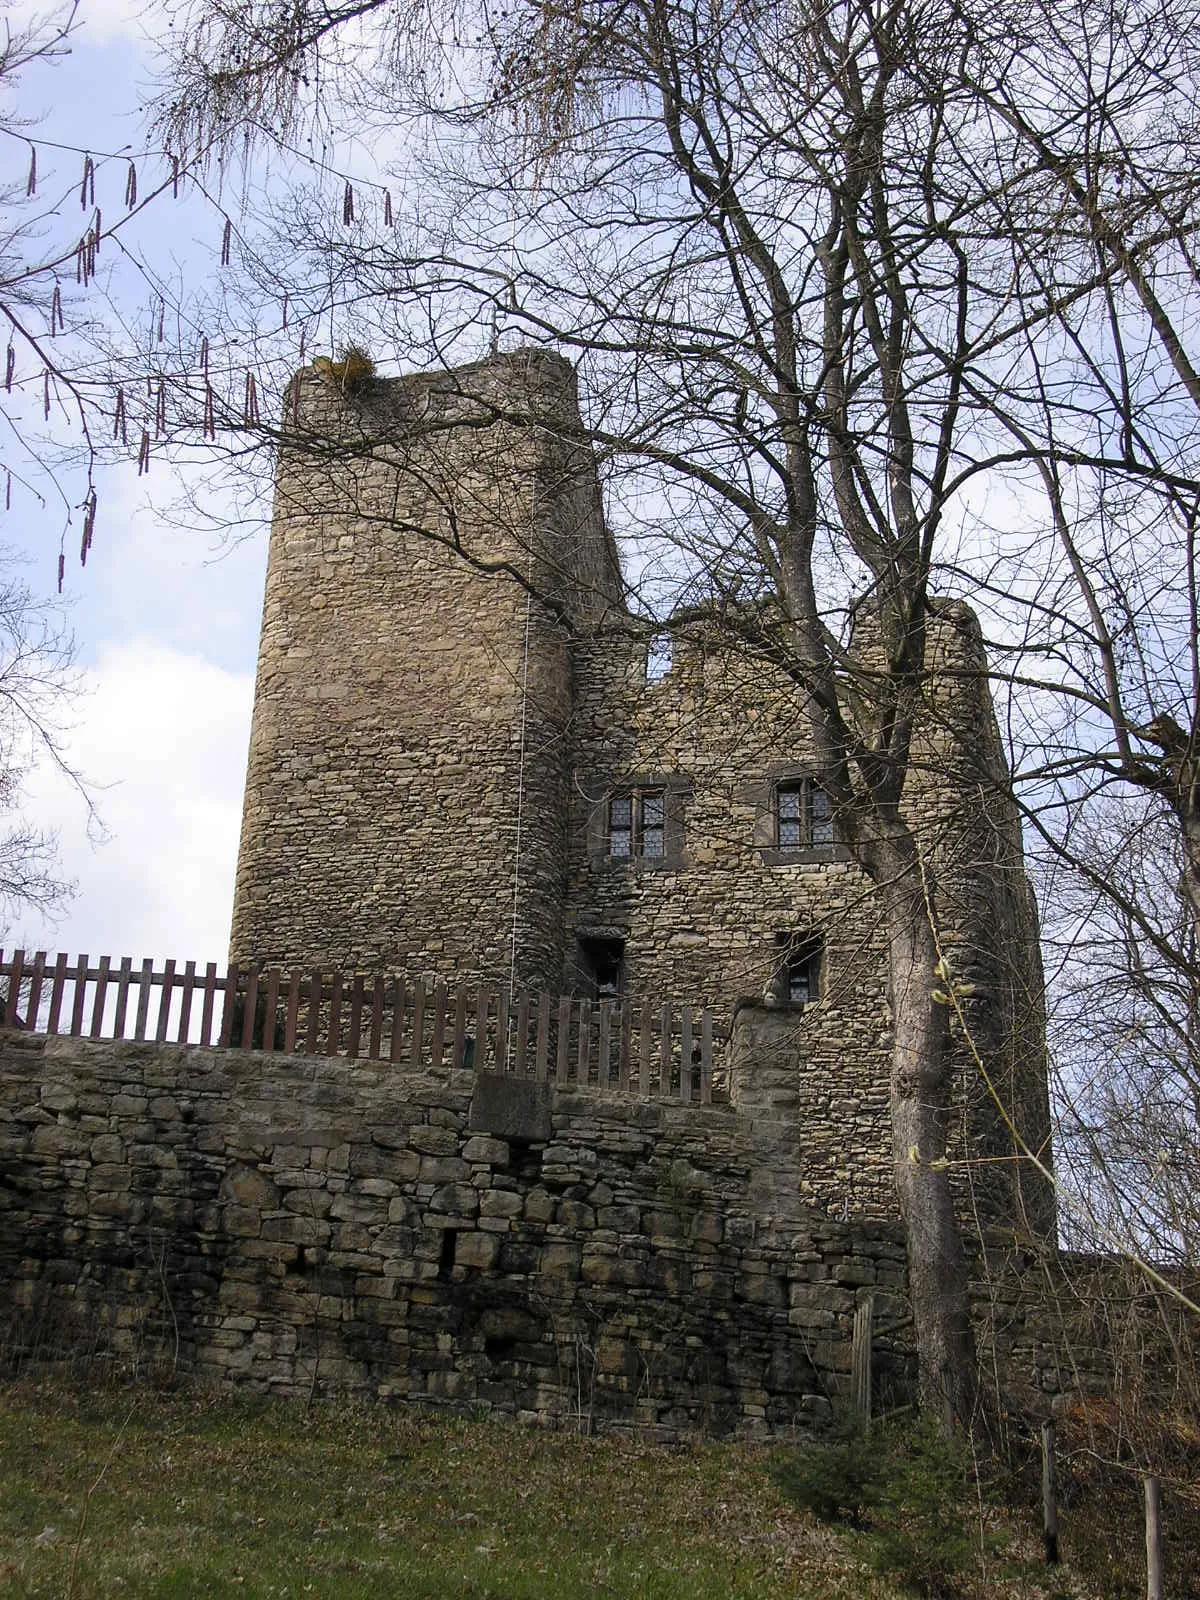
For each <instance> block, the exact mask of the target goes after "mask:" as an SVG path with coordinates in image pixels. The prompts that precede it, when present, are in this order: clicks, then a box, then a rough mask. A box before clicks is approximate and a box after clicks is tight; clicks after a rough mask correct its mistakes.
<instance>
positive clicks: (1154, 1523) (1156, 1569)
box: [1146, 1476, 1163, 1600]
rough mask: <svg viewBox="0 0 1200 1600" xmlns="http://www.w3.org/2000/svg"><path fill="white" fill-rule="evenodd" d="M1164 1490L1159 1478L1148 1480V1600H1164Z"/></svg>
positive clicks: (1151, 1477)
mask: <svg viewBox="0 0 1200 1600" xmlns="http://www.w3.org/2000/svg"><path fill="white" fill-rule="evenodd" d="M1161 1513H1162V1490H1161V1488H1160V1485H1159V1481H1158V1479H1157V1478H1155V1477H1153V1476H1150V1477H1147V1479H1146V1600H1162V1592H1163V1570H1162V1569H1163V1564H1162V1517H1161Z"/></svg>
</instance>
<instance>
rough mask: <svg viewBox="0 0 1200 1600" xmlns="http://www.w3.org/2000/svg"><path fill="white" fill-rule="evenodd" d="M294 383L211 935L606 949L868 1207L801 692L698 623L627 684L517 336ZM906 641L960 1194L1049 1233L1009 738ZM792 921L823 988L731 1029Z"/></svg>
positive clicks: (881, 1049) (768, 979)
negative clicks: (236, 802)
mask: <svg viewBox="0 0 1200 1600" xmlns="http://www.w3.org/2000/svg"><path fill="white" fill-rule="evenodd" d="M297 384H298V388H297V391H296V393H297V400H296V404H295V406H294V408H293V409H292V410H291V412H290V423H291V425H290V428H289V432H288V435H287V442H286V445H285V448H284V450H283V452H282V454H281V460H280V467H279V472H278V477H277V485H276V505H275V519H274V525H273V530H272V538H271V551H270V562H269V566H268V573H267V584H266V596H265V601H264V613H263V629H262V639H261V647H260V656H259V668H258V681H257V688H256V695H255V712H254V723H253V731H252V735H251V745H250V755H249V766H248V773H247V781H246V797H245V807H244V815H243V828H242V840H241V850H240V855H239V863H238V874H237V889H236V897H235V905H234V916H233V934H232V941H231V954H232V955H233V956H234V957H235V958H237V959H239V960H241V961H251V960H257V961H259V962H263V963H278V964H280V965H282V966H285V967H286V966H290V965H292V964H299V965H302V966H305V967H308V966H313V965H320V966H324V967H330V966H336V967H339V968H342V969H358V970H361V971H366V972H378V971H391V972H396V971H402V972H408V973H413V972H432V973H436V974H437V975H438V976H440V977H442V978H444V979H446V980H447V981H450V982H457V981H461V980H463V979H467V980H470V979H474V978H485V979H489V980H492V981H506V980H508V979H509V977H510V975H511V977H512V978H513V979H514V980H515V982H516V984H517V986H518V987H520V988H545V989H549V990H564V991H566V992H568V993H579V994H583V995H587V994H589V993H590V992H591V991H592V987H593V985H594V976H593V975H592V974H591V973H590V972H589V951H594V950H595V948H596V947H597V944H598V943H599V944H600V945H602V946H603V947H605V948H609V949H612V948H617V947H619V948H620V949H621V950H622V952H623V958H622V970H621V979H620V988H621V992H622V994H623V996H625V997H629V998H635V999H649V1000H651V1001H653V1002H662V1001H666V1002H668V1003H670V1004H675V1005H678V1004H680V1003H691V1004H704V1005H707V1006H708V1007H709V1008H710V1010H711V1011H712V1013H713V1014H714V1016H715V1019H716V1025H717V1034H718V1040H719V1043H720V1046H721V1049H720V1052H719V1053H720V1060H721V1064H722V1065H723V1067H724V1069H725V1072H726V1076H727V1078H728V1081H729V1083H730V1086H731V1090H732V1092H733V1094H734V1096H735V1098H736V1097H738V1096H739V1095H742V1094H743V1093H744V1094H748V1095H749V1096H750V1098H749V1099H748V1100H747V1101H746V1105H747V1108H748V1109H750V1108H753V1109H754V1110H755V1111H756V1112H759V1113H761V1112H762V1111H764V1110H769V1109H771V1108H772V1107H774V1109H775V1110H776V1111H777V1112H779V1113H780V1114H781V1115H784V1116H786V1117H788V1118H790V1119H791V1120H792V1121H793V1122H794V1123H795V1124H796V1126H797V1127H798V1128H799V1129H800V1130H801V1148H802V1149H803V1150H804V1152H805V1156H806V1162H807V1165H806V1179H805V1185H806V1187H805V1194H806V1197H807V1198H808V1199H809V1200H810V1201H813V1202H815V1203H818V1204H820V1205H822V1206H828V1205H830V1204H831V1203H832V1204H834V1205H835V1206H836V1208H837V1214H838V1215H845V1216H847V1217H850V1216H865V1217H883V1216H888V1215H891V1214H892V1184H891V1161H892V1158H891V1148H890V1144H891V1141H890V1131H889V1122H888V1113H887V1096H888V1079H889V1073H890V1065H891V1063H890V1016H889V1007H888V999H887V961H886V953H885V948H884V936H883V930H882V927H881V925H880V919H879V907H878V903H877V900H876V898H875V896H874V895H873V893H872V890H871V886H870V884H869V883H868V881H867V880H866V878H865V877H864V875H863V874H862V873H861V872H860V871H859V870H858V868H857V867H856V866H855V865H854V863H853V862H852V861H851V860H850V858H849V854H848V852H847V850H846V849H845V848H844V847H843V846H841V845H837V844H832V845H823V846H819V847H816V848H808V849H799V850H797V849H791V850H781V849H780V848H779V847H778V839H777V836H776V823H775V807H776V794H777V788H778V785H779V783H780V782H781V781H785V780H788V779H790V780H792V781H795V780H797V779H799V778H801V777H804V776H807V777H808V778H810V779H813V780H819V776H820V775H819V773H818V772H817V770H816V763H815V761H814V759H813V753H812V748H811V741H810V739H809V736H808V731H807V725H806V720H805V716H804V706H803V697H802V696H801V695H800V694H799V693H798V691H797V689H796V686H795V684H794V683H792V682H791V681H790V680H789V679H788V677H787V675H786V674H785V673H784V672H783V671H782V670H781V669H780V668H779V667H778V666H777V665H774V664H772V663H770V662H768V661H766V660H765V659H764V658H763V657H762V656H761V655H756V654H754V653H752V652H750V651H749V650H743V649H739V648H738V647H737V646H736V645H735V643H734V642H733V641H732V640H731V639H730V637H729V636H728V635H727V634H723V635H722V636H720V637H717V636H715V635H713V634H712V632H711V630H705V629H703V628H696V629H694V630H693V631H692V633H691V635H690V636H686V637H685V636H681V637H679V638H677V639H676V641H675V658H674V660H673V661H672V663H671V667H670V670H669V671H668V672H667V673H666V674H665V675H664V676H662V677H661V678H658V679H657V680H654V679H652V678H650V677H648V674H647V671H646V646H647V638H646V634H645V629H644V626H641V627H640V626H639V624H638V623H637V620H636V619H635V618H634V617H633V616H632V615H631V614H630V613H629V612H628V611H627V610H626V609H625V606H624V601H623V595H622V586H621V576H620V571H619V567H618V564H617V558H616V553H615V550H614V548H613V546H612V542H611V540H610V539H609V537H608V534H607V533H606V530H605V527H604V520H603V515H602V508H601V502H600V493H599V486H598V483H597V479H596V469H595V464H594V462H593V461H592V460H591V459H590V456H589V455H588V453H587V452H586V451H584V450H583V448H582V447H581V446H579V445H578V444H577V443H574V442H572V441H573V439H574V437H575V434H576V433H577V431H578V426H579V424H578V416H579V413H578V402H577V397H576V392H575V380H574V374H573V372H572V370H571V368H570V367H569V365H568V364H567V363H566V362H564V361H562V360H561V359H559V358H556V357H552V356H534V355H531V354H525V355H519V354H517V355H512V356H505V357H502V358H496V359H495V360H492V361H488V362H482V363H479V364H477V365H475V366H473V367H468V368H464V369H462V370H461V371H458V372H450V373H437V374H434V375H426V376H416V377H409V378H404V379H401V380H397V381H386V382H380V383H376V384H372V385H370V386H368V387H367V388H366V389H365V390H364V391H363V392H362V393H360V394H357V395H353V396H346V395H343V394H342V393H340V392H339V391H338V390H337V389H336V387H334V386H332V385H331V384H330V382H329V381H328V378H327V377H324V378H323V377H321V376H320V375H319V374H317V373H315V372H313V371H309V372H307V373H306V374H302V375H301V377H300V378H299V379H298V380H297ZM526 583H527V584H528V585H529V589H528V590H527V588H526V587H525V584H526ZM530 591H532V592H530ZM864 626H865V624H864ZM856 648H857V650H858V651H859V653H860V654H862V653H864V652H865V653H867V654H869V649H868V648H867V646H866V644H864V643H863V642H862V641H861V640H859V641H858V642H857V644H856ZM929 654H930V666H931V674H930V680H929V681H930V687H929V694H928V703H927V705H926V706H925V707H924V716H923V717H922V719H921V724H920V732H919V734H918V737H917V740H916V744H915V748H914V752H913V772H912V775H911V782H910V784H909V786H908V789H907V792H906V814H907V816H908V820H909V821H910V822H911V824H912V825H913V827H914V829H915V830H916V832H917V833H918V835H919V837H920V839H921V843H922V847H923V850H924V853H925V860H926V861H927V863H928V872H929V883H930V896H931V900H932V902H933V905H934V907H935V910H936V912H937V915H938V918H939V921H940V924H941V926H942V930H943V933H944V936H945V940H946V947H947V951H948V954H949V955H950V957H951V958H952V964H953V967H954V970H955V972H956V973H957V974H959V975H960V976H962V977H963V978H964V979H966V980H967V981H969V982H970V983H971V984H972V985H973V987H974V994H973V996H972V997H971V998H970V999H969V1000H968V1002H967V1005H966V1009H965V1017H966V1021H967V1024H968V1027H969V1031H970V1041H971V1043H972V1044H973V1045H974V1051H972V1049H970V1048H968V1047H967V1041H966V1039H965V1038H962V1037H961V1028H960V1044H961V1046H962V1048H961V1049H960V1053H959V1066H960V1071H959V1074H958V1095H957V1100H956V1107H955V1115H956V1120H957V1122H958V1130H957V1153H958V1154H959V1155H961V1156H963V1157H965V1158H969V1160H968V1161H967V1162H965V1163H964V1164H963V1166H962V1168H961V1172H962V1177H963V1181H962V1186H961V1187H962V1194H963V1200H964V1203H969V1204H970V1206H971V1208H972V1209H973V1211H974V1212H976V1213H977V1214H978V1215H979V1216H981V1217H982V1218H983V1219H984V1220H985V1221H991V1222H1000V1221H1003V1222H1006V1223H1008V1222H1011V1223H1013V1224H1014V1225H1016V1226H1018V1227H1021V1228H1024V1229H1025V1230H1026V1231H1029V1232H1034V1233H1040V1234H1042V1235H1043V1236H1050V1235H1052V1233H1053V1228H1054V1215H1053V1199H1052V1194H1051V1191H1050V1188H1049V1186H1048V1185H1047V1184H1046V1183H1045V1182H1044V1181H1043V1180H1042V1179H1041V1178H1040V1177H1039V1176H1037V1175H1036V1173H1035V1172H1034V1169H1033V1168H1032V1166H1031V1164H1030V1163H1029V1162H1028V1161H1027V1160H1025V1159H1023V1158H1024V1156H1025V1153H1026V1152H1025V1148H1024V1147H1025V1146H1028V1147H1029V1148H1031V1149H1033V1150H1035V1151H1038V1152H1039V1153H1040V1154H1041V1155H1042V1157H1043V1158H1044V1159H1048V1135H1049V1112H1048V1105H1047V1098H1046V1087H1045V1061H1044V1045H1043V1039H1042V1035H1043V1032H1044V1030H1043V1028H1042V1019H1041V1012H1040V1001H1039V996H1040V992H1041V986H1040V971H1039V970H1038V968H1037V947H1036V917H1035V916H1034V914H1033V910H1032V904H1031V899H1030V894H1029V889H1028V885H1027V883H1026V880H1025V876H1024V871H1023V865H1022V860H1021V846H1020V833H1019V828H1018V826H1017V822H1016V819H1015V816H1014V815H1013V814H1011V809H1009V810H1005V808H1004V807H1003V806H1002V804H1001V803H1000V802H999V801H998V799H997V798H996V796H997V793H998V792H999V789H1000V787H1002V784H998V783H992V782H990V781H989V780H990V779H992V778H995V779H998V780H1002V777H1003V772H1002V765H1003V763H1002V754H1001V745H1000V740H999V736H998V733H997V731H996V727H995V722H994V718H993V716H992V712H991V707H990V701H989V697H988V688H987V675H986V661H985V659H984V655H983V650H982V645H981V642H980V639H979V632H978V628H977V627H976V625H975V623H974V619H973V618H972V617H971V615H970V613H969V611H967V610H966V609H965V608H963V607H961V606H952V605H949V604H944V603H938V604H937V615H936V616H935V617H934V618H933V620H932V622H931V626H930V644H929ZM647 788H652V789H655V790H658V791H660V792H662V793H665V796H666V806H667V830H666V835H667V840H666V842H667V848H666V851H665V853H664V854H663V855H661V856H659V857H656V858H650V857H646V856H639V855H638V854H637V853H636V852H635V853H634V854H633V855H632V856H631V857H630V858H628V859H624V860H622V859H617V858H616V857H614V855H613V854H612V852H611V850H610V847H609V839H608V832H607V825H608V803H609V799H610V797H611V796H612V795H614V794H631V793H634V792H636V791H637V790H639V789H647ZM797 939H803V940H813V941H815V944H816V946H819V949H820V956H819V981H818V983H817V986H816V987H817V992H816V994H815V995H814V996H813V997H812V1000H811V1002H810V1003H809V1004H807V1005H806V1006H805V1007H804V1008H803V1009H802V1010H801V1009H799V1008H785V1014H784V1015H783V1016H782V1017H781V1019H780V1021H779V1022H777V1023H771V1024H770V1025H769V1026H766V1025H764V1026H759V1025H758V1024H753V1026H752V1032H753V1038H752V1040H751V1041H750V1043H749V1045H746V1043H745V1041H743V1042H741V1043H739V1041H738V1040H737V1039H734V1038H732V1037H731V1029H732V1027H733V1019H734V1016H735V1014H741V1015H743V1016H745V1014H746V1002H749V1003H750V1005H751V1006H756V1005H757V1006H761V1005H762V1002H763V1000H764V995H765V994H766V993H767V992H768V991H770V990H772V989H773V988H774V987H775V986H776V983H777V979H778V974H779V971H780V969H781V966H782V965H783V964H784V962H785V960H786V954H787V950H788V948H789V942H790V941H795V940H797ZM772 998H775V996H772ZM768 1034H769V1038H768V1037H767V1036H768ZM726 1046H727V1048H726ZM747 1049H748V1050H749V1052H750V1056H751V1057H752V1059H753V1061H754V1064H755V1071H754V1074H753V1082H752V1083H751V1082H750V1080H749V1079H748V1078H747V1076H746V1074H745V1073H743V1072H742V1071H741V1062H742V1061H743V1060H744V1059H745V1058H746V1054H747ZM1014 1128H1015V1130H1016V1133H1015V1134H1014Z"/></svg>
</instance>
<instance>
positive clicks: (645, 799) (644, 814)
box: [608, 789, 667, 860]
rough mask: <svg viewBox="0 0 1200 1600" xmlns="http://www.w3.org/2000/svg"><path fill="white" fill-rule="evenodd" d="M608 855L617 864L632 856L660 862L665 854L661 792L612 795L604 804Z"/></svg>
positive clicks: (664, 812) (663, 793) (664, 806)
mask: <svg viewBox="0 0 1200 1600" xmlns="http://www.w3.org/2000/svg"><path fill="white" fill-rule="evenodd" d="M608 853H609V855H610V856H613V857H615V858H616V859H618V860H628V859H629V858H630V857H632V856H643V857H648V858H649V859H651V860H661V859H662V858H663V857H664V856H665V855H666V853H667V795H666V790H665V789H640V790H637V791H636V792H635V793H633V794H624V795H613V797H612V799H611V800H610V801H609V802H608Z"/></svg>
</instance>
